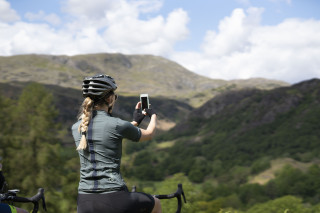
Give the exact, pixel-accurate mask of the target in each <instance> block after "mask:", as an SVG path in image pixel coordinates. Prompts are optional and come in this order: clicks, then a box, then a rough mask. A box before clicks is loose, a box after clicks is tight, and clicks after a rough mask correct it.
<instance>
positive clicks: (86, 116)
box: [77, 97, 94, 150]
mask: <svg viewBox="0 0 320 213" xmlns="http://www.w3.org/2000/svg"><path fill="white" fill-rule="evenodd" d="M93 105H94V101H93V100H92V99H91V98H90V97H87V98H86V99H84V101H83V103H82V105H81V111H80V114H79V119H81V123H80V125H79V128H78V130H79V132H81V134H82V136H81V140H80V143H79V146H78V147H77V150H83V149H86V148H87V139H86V132H87V130H88V126H89V122H90V119H91V117H92V116H91V115H92V109H93Z"/></svg>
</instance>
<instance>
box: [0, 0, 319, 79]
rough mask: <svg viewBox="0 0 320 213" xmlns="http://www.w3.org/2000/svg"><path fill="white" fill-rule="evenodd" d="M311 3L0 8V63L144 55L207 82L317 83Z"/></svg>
mask: <svg viewBox="0 0 320 213" xmlns="http://www.w3.org/2000/svg"><path fill="white" fill-rule="evenodd" d="M319 11H320V1H319V0H223V1H222V0H197V1H195V0H90V1H83V0H48V1H43V0H25V1H21V0H0V56H12V55H21V54H50V55H69V56H73V55H79V54H92V53H122V54H152V55H156V56H162V57H165V58H167V59H169V60H172V61H175V62H177V63H179V64H180V65H182V66H184V67H185V68H187V69H188V70H190V71H192V72H195V73H197V74H199V75H202V76H207V77H209V78H213V79H224V80H234V79H248V78H267V79H274V80H281V81H285V82H288V83H291V84H293V83H298V82H301V81H304V80H309V79H311V78H320V12H319Z"/></svg>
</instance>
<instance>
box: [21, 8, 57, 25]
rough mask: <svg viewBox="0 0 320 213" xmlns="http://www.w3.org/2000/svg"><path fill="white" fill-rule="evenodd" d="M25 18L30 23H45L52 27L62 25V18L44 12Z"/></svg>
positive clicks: (28, 14)
mask: <svg viewBox="0 0 320 213" xmlns="http://www.w3.org/2000/svg"><path fill="white" fill-rule="evenodd" d="M25 18H26V19H27V20H29V21H45V22H47V23H49V24H51V25H59V24H60V23H61V20H60V17H59V16H58V15H56V14H54V13H51V14H46V13H45V12H43V11H39V12H38V13H30V12H28V13H26V14H25Z"/></svg>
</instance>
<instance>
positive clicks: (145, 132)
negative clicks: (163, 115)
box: [139, 112, 157, 142]
mask: <svg viewBox="0 0 320 213" xmlns="http://www.w3.org/2000/svg"><path fill="white" fill-rule="evenodd" d="M156 126H157V115H156V114H155V113H154V112H153V114H152V115H151V118H150V123H149V125H148V127H147V129H140V130H141V137H140V140H139V142H143V141H148V140H151V139H152V138H153V136H154V134H155V132H156Z"/></svg>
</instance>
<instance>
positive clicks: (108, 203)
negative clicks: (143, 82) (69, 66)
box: [72, 75, 161, 213]
mask: <svg viewBox="0 0 320 213" xmlns="http://www.w3.org/2000/svg"><path fill="white" fill-rule="evenodd" d="M116 89H117V85H116V83H115V81H114V79H113V78H112V77H110V76H107V75H96V76H93V77H87V78H85V79H84V81H83V85H82V93H83V97H84V98H85V99H84V101H83V103H82V106H81V110H80V114H79V121H78V122H77V123H75V124H74V125H73V126H72V134H73V138H74V140H75V143H76V146H77V150H78V153H79V157H80V164H81V168H80V182H79V188H78V213H89V212H92V213H100V212H108V213H125V212H130V213H135V212H137V213H138V212H139V213H144V212H148V213H150V212H152V213H156V212H161V205H160V201H159V200H158V199H157V198H155V197H152V196H151V195H149V194H145V193H138V192H129V191H128V189H127V187H126V184H125V182H124V180H123V179H122V177H121V174H120V163H121V154H122V153H121V152H122V139H123V138H127V139H129V140H131V141H136V142H142V141H146V140H150V139H151V138H152V137H153V135H154V133H155V128H156V119H157V115H156V114H155V112H154V110H152V109H147V110H146V114H147V115H148V116H149V117H150V123H149V125H148V127H147V129H140V128H138V127H137V126H138V125H139V124H140V123H141V121H142V120H143V118H144V116H145V114H142V113H141V112H140V107H141V103H140V102H138V103H137V105H136V108H135V111H134V121H132V122H131V123H130V122H128V121H124V120H121V119H119V118H115V117H112V115H111V113H112V109H113V106H114V104H115V101H116V99H117V95H115V93H114V91H115V90H116Z"/></svg>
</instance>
